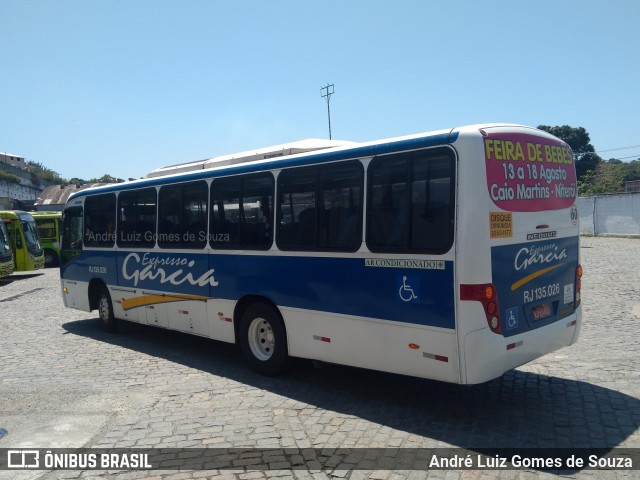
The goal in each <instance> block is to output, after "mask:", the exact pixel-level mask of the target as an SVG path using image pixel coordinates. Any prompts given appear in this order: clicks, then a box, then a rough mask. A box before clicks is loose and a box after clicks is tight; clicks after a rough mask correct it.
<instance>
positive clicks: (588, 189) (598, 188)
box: [578, 161, 624, 195]
mask: <svg viewBox="0 0 640 480" xmlns="http://www.w3.org/2000/svg"><path fill="white" fill-rule="evenodd" d="M623 190H624V175H623V173H622V168H621V166H620V165H615V164H612V163H609V162H604V161H602V162H600V163H599V164H598V166H597V167H596V168H595V169H594V170H589V171H588V172H587V173H585V174H584V175H583V176H582V179H581V180H578V193H579V194H580V195H595V194H598V193H617V192H621V191H623Z"/></svg>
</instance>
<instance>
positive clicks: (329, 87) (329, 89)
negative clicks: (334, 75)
mask: <svg viewBox="0 0 640 480" xmlns="http://www.w3.org/2000/svg"><path fill="white" fill-rule="evenodd" d="M320 91H321V92H323V93H321V94H320V96H321V97H323V98H326V99H327V117H328V118H329V140H331V109H330V108H329V101H330V100H331V95H333V83H332V84H328V83H327V84H326V85H325V86H324V87H322V88H321V89H320Z"/></svg>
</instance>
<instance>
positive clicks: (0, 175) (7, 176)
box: [0, 170, 20, 184]
mask: <svg viewBox="0 0 640 480" xmlns="http://www.w3.org/2000/svg"><path fill="white" fill-rule="evenodd" d="M0 182H9V183H17V184H20V177H18V176H17V175H14V174H13V173H9V172H4V171H2V170H0Z"/></svg>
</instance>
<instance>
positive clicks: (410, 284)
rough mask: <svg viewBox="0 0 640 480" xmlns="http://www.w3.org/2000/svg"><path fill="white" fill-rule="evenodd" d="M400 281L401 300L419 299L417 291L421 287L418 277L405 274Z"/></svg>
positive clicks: (399, 293)
mask: <svg viewBox="0 0 640 480" xmlns="http://www.w3.org/2000/svg"><path fill="white" fill-rule="evenodd" d="M399 280H400V279H399ZM400 283H401V284H400V289H399V290H398V295H399V296H400V300H402V301H403V302H413V301H415V300H418V295H416V291H418V290H419V289H420V284H419V280H418V277H415V276H413V275H403V276H402V279H401V282H400Z"/></svg>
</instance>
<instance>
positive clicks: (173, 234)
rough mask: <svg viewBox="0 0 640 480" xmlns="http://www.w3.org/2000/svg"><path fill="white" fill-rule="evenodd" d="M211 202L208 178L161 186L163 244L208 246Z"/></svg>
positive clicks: (159, 223)
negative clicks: (209, 204)
mask: <svg viewBox="0 0 640 480" xmlns="http://www.w3.org/2000/svg"><path fill="white" fill-rule="evenodd" d="M208 202H209V199H208V188H207V184H206V182H204V181H197V182H189V183H184V184H177V185H167V186H163V187H161V188H160V196H159V202H158V204H159V208H158V245H159V246H160V248H176V247H177V248H190V249H192V248H193V249H200V248H204V246H205V245H206V243H207V238H206V232H207V205H208Z"/></svg>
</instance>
